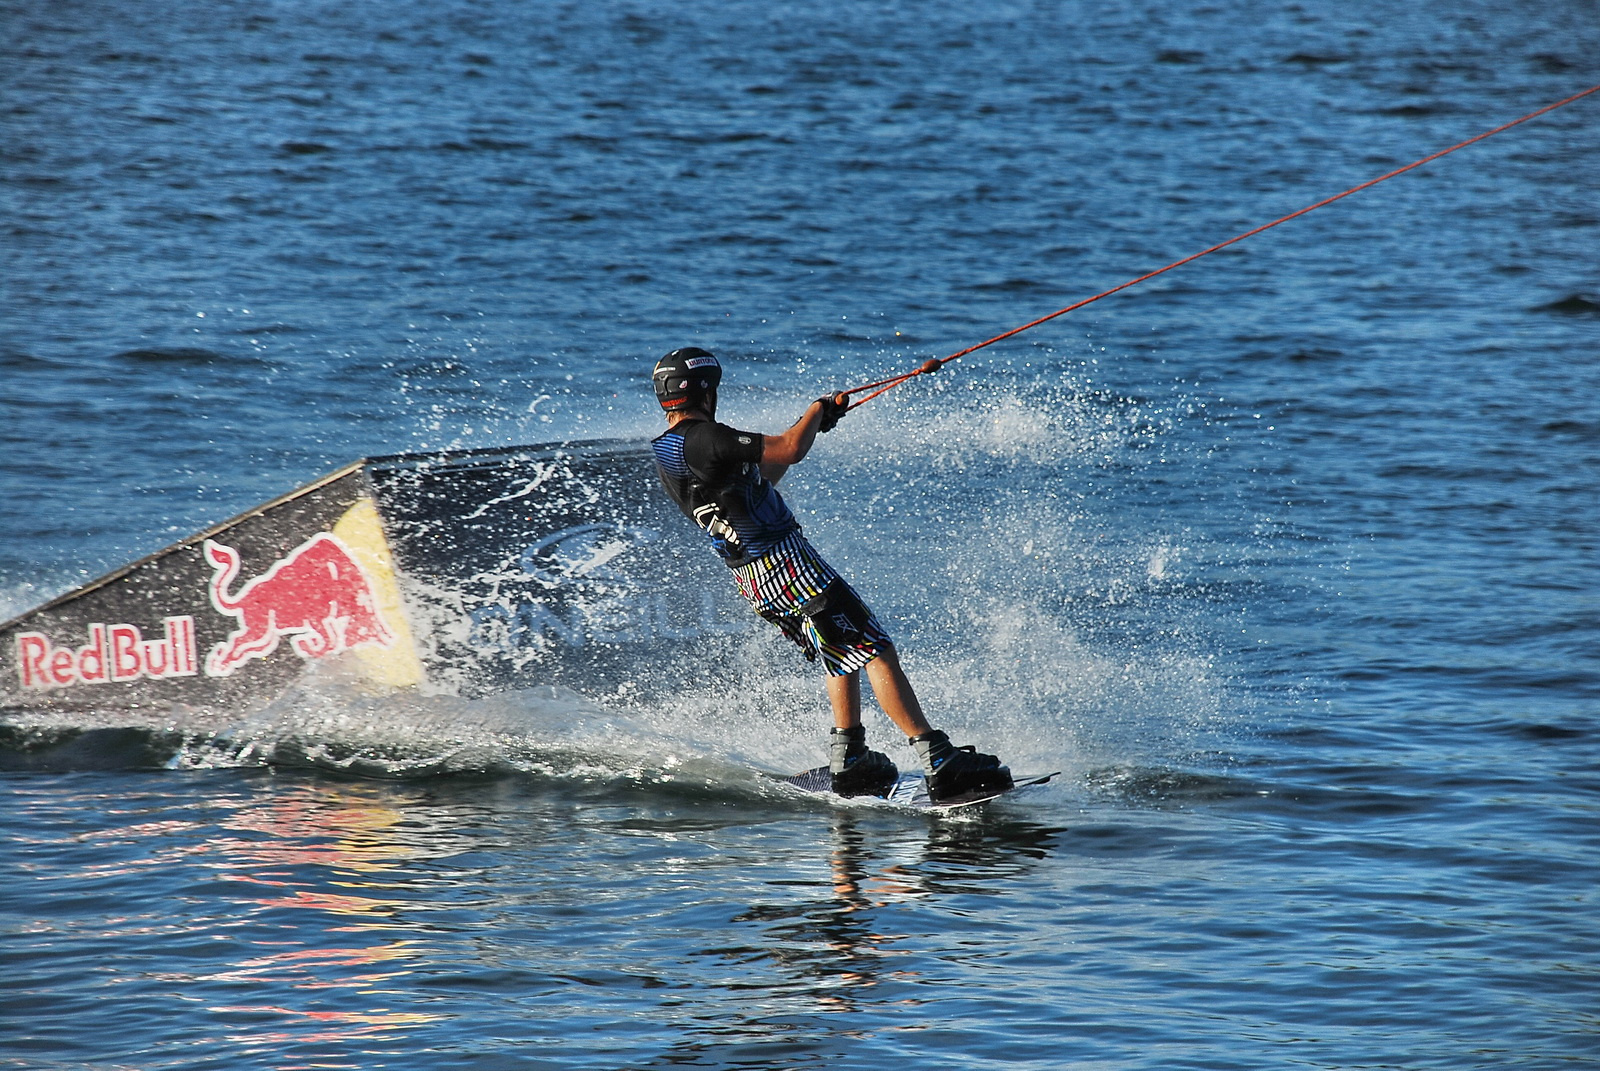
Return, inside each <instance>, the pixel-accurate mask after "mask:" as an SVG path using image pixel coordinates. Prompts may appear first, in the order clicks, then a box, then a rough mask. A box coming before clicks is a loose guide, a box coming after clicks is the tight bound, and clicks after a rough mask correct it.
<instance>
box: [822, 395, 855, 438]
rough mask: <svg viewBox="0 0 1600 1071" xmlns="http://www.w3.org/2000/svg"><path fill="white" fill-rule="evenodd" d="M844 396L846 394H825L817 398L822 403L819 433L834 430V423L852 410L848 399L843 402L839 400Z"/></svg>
mask: <svg viewBox="0 0 1600 1071" xmlns="http://www.w3.org/2000/svg"><path fill="white" fill-rule="evenodd" d="M844 397H845V395H843V394H825V395H823V396H822V397H821V398H818V399H817V401H818V402H820V403H821V404H822V423H821V424H818V425H817V431H818V433H819V434H820V433H821V432H825V431H832V430H833V428H834V425H835V424H837V423H839V421H841V420H843V419H844V415H845V414H846V413H848V412H849V411H850V404H849V402H848V401H844V402H841V401H839V400H838V399H840V398H844Z"/></svg>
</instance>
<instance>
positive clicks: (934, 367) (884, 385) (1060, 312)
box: [841, 86, 1600, 409]
mask: <svg viewBox="0 0 1600 1071" xmlns="http://www.w3.org/2000/svg"><path fill="white" fill-rule="evenodd" d="M1591 93H1600V86H1591V87H1590V88H1588V89H1585V90H1584V91H1583V92H1582V93H1574V94H1573V95H1572V96H1570V97H1568V98H1567V99H1566V100H1558V101H1556V102H1555V103H1554V104H1547V105H1545V106H1544V107H1543V108H1540V109H1539V110H1538V111H1535V112H1529V113H1528V114H1527V115H1524V116H1523V117H1522V118H1521V119H1513V120H1512V121H1511V122H1509V123H1506V124H1505V125H1504V126H1497V127H1495V128H1494V129H1493V130H1488V131H1485V132H1484V133H1482V134H1479V135H1478V136H1477V137H1475V138H1468V139H1467V140H1466V141H1463V142H1462V143H1461V144H1459V145H1452V146H1450V147H1449V148H1448V149H1441V150H1439V151H1438V152H1436V153H1434V154H1432V155H1431V156H1424V157H1423V158H1422V159H1420V160H1417V161H1416V162H1414V163H1409V164H1407V165H1406V166H1405V167H1401V168H1396V169H1395V170H1393V171H1391V172H1389V173H1388V174H1386V175H1379V176H1378V177H1377V178H1375V179H1369V180H1368V181H1366V182H1363V183H1362V184H1361V185H1359V186H1352V187H1350V188H1349V189H1348V190H1345V191H1344V192H1343V193H1336V194H1334V195H1333V196H1332V197H1328V198H1325V199H1324V200H1321V201H1318V202H1317V203H1316V204H1314V205H1307V206H1306V207H1304V208H1302V209H1300V210H1299V211H1298V212H1290V213H1289V214H1288V215H1287V216H1284V217H1282V218H1281V219H1275V220H1273V221H1272V222H1271V223H1263V224H1262V225H1261V226H1259V227H1256V228H1255V229H1254V230H1248V231H1245V232H1244V233H1243V234H1241V235H1238V236H1236V237H1233V238H1229V239H1228V240H1227V241H1226V242H1218V243H1217V244H1216V245H1214V246H1212V247H1211V248H1210V249H1202V250H1201V251H1200V252H1198V253H1193V254H1190V255H1189V256H1187V257H1184V258H1183V259H1182V260H1175V261H1173V262H1172V263H1171V264H1168V265H1167V266H1166V267H1164V268H1157V269H1156V270H1155V271H1152V272H1147V273H1145V274H1144V275H1141V276H1139V277H1138V278H1137V279H1129V280H1128V281H1127V282H1125V283H1123V284H1122V285H1121V286H1113V287H1112V288H1111V289H1110V290H1104V291H1101V292H1100V293H1098V294H1096V295H1094V296H1093V297H1087V298H1084V299H1083V300H1082V301H1078V302H1075V303H1073V304H1071V305H1068V306H1067V307H1066V308H1064V309H1057V310H1056V311H1055V312H1052V313H1051V314H1050V315H1048V316H1041V317H1039V318H1038V319H1037V320H1033V321H1032V322H1030V323H1025V324H1023V325H1022V326H1021V327H1013V328H1012V329H1011V330H1009V331H1007V332H1005V333H1004V334H999V335H996V336H994V337H993V338H991V339H986V340H984V341H983V342H980V343H978V344H977V345H976V346H968V347H967V348H966V349H964V350H961V351H959V352H957V353H952V354H951V355H950V356H948V357H934V358H930V359H929V360H927V361H924V362H923V363H922V365H921V366H920V367H918V368H917V369H916V370H914V371H911V372H906V373H905V374H904V375H898V376H892V377H890V378H889V379H880V380H878V381H877V382H876V383H864V384H862V385H861V386H859V387H852V388H851V389H850V390H847V391H842V392H841V393H842V394H843V395H844V396H845V397H847V398H848V397H849V396H850V395H853V394H860V393H862V392H863V391H871V392H872V393H870V394H868V395H867V396H866V397H864V398H860V399H858V400H856V401H854V402H852V403H850V408H851V409H855V408H857V407H858V406H862V405H865V404H866V403H867V402H870V401H871V400H872V399H874V398H876V397H877V396H878V395H880V394H882V393H884V392H885V391H888V390H893V389H894V388H895V387H898V386H899V385H900V384H902V383H904V382H905V381H906V380H908V379H915V378H916V377H917V376H921V375H926V374H928V373H929V372H937V371H938V370H939V369H941V368H943V367H944V366H945V365H947V364H949V363H950V362H951V361H954V360H956V359H957V358H959V357H965V356H966V355H967V354H969V353H972V352H973V351H975V350H981V349H983V348H984V347H985V346H992V345H994V344H995V343H996V342H999V341H1001V340H1002V339H1007V338H1010V337H1011V336H1012V335H1020V334H1021V333H1022V332H1024V331H1026V330H1028V329H1029V328H1031V327H1038V326H1039V325H1040V324H1042V323H1047V322H1049V321H1050V320H1054V319H1055V318H1056V317H1057V316H1065V315H1066V314H1067V313H1069V312H1072V311H1073V310H1074V309H1081V308H1083V307H1084V306H1085V305H1088V304H1089V303H1090V302H1094V301H1099V300H1100V299H1101V298H1103V297H1110V296H1111V295H1112V294H1115V293H1117V292H1118V291H1119V290H1126V289H1128V287H1130V286H1133V285H1134V284H1135V283H1142V282H1144V281H1145V280H1146V279H1153V278H1155V277H1156V276H1157V275H1160V274H1161V273H1162V272H1168V271H1171V270H1172V269H1173V268H1179V267H1182V266H1183V265H1185V264H1187V263H1189V262H1190V261H1191V260H1199V259H1200V258H1201V257H1203V256H1205V255H1207V254H1208V253H1215V252H1216V251H1217V250H1219V249H1226V248H1228V246H1230V245H1233V244H1235V243H1237V242H1242V241H1244V240H1245V239H1246V238H1249V237H1251V236H1252V235H1257V234H1260V233H1261V232H1262V231H1265V230H1270V229H1272V228H1273V227H1276V226H1277V225H1278V224H1280V223H1287V222H1289V221H1290V220H1291V219H1294V218H1295V217H1297V216H1303V215H1305V214H1306V213H1307V212H1311V211H1314V210H1315V209H1318V208H1321V207H1322V206H1323V205H1330V204H1332V203H1333V202H1335V201H1337V200H1339V199H1340V198H1343V197H1349V196H1350V195H1351V194H1352V193H1360V192H1361V191H1362V190H1364V189H1366V188H1367V187H1369V186H1376V185H1377V184H1378V183H1380V182H1383V181H1385V180H1386V179H1392V178H1394V177H1395V176H1396V175H1403V174H1405V173H1406V172H1407V171H1411V170H1413V169H1415V168H1419V167H1421V166H1422V165H1423V164H1426V163H1429V162H1430V161H1433V160H1437V159H1439V157H1441V156H1448V155H1449V154H1450V153H1453V152H1455V151H1456V150H1457V149H1464V148H1466V147H1467V146H1468V145H1471V144H1473V143H1474V142H1479V141H1482V140H1483V139H1484V138H1489V137H1493V136H1494V135H1496V134H1499V133H1501V132H1502V131H1506V130H1510V129H1511V128H1512V127H1514V126H1516V125H1517V124H1519V123H1526V122H1527V121H1528V120H1529V119H1537V118H1538V117H1539V116H1541V115H1543V114H1545V113H1546V112H1553V111H1555V110H1556V109H1557V108H1560V107H1562V106H1564V105H1567V104H1571V103H1572V102H1573V101H1575V100H1581V99H1582V98H1584V97H1587V96H1588V95H1589V94H1591Z"/></svg>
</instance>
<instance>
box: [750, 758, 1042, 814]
mask: <svg viewBox="0 0 1600 1071" xmlns="http://www.w3.org/2000/svg"><path fill="white" fill-rule="evenodd" d="M1058 774H1059V771H1057V773H1047V774H1030V775H1029V776H1027V777H1017V776H1015V775H1013V776H1012V779H1011V787H1010V788H1005V789H999V790H996V789H992V788H988V789H979V790H977V791H975V792H966V793H963V794H961V795H959V796H947V797H945V798H944V799H941V800H935V799H934V798H933V797H931V796H929V795H928V782H927V781H926V780H925V779H924V778H923V776H922V775H921V774H919V773H908V774H901V775H900V778H899V780H897V781H896V782H895V783H894V785H893V786H892V787H891V788H890V789H889V792H888V795H886V796H881V797H874V796H854V797H850V798H852V799H861V800H871V799H882V800H883V801H884V802H886V803H890V804H893V805H894V806H897V807H910V808H913V809H914V810H919V811H953V810H957V809H959V808H961V807H974V806H976V805H978V804H980V803H988V802H989V801H990V800H996V799H999V798H1000V797H1001V796H1004V795H1007V794H1009V793H1012V792H1015V791H1016V790H1017V789H1019V788H1030V787H1032V786H1034V785H1042V784H1044V783H1045V782H1046V781H1049V780H1050V779H1051V778H1052V777H1056V776H1057V775H1058ZM778 780H779V781H782V782H783V783H784V784H786V785H792V786H793V787H795V788H798V789H799V790H800V791H802V792H810V793H814V794H816V795H819V796H832V795H833V777H832V775H831V774H829V772H828V768H827V767H826V766H818V767H817V768H816V769H814V770H806V771H805V772H804V773H797V774H795V775H794V776H793V777H779V778H778Z"/></svg>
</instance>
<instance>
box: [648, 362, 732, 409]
mask: <svg viewBox="0 0 1600 1071" xmlns="http://www.w3.org/2000/svg"><path fill="white" fill-rule="evenodd" d="M651 379H652V380H654V381H655V385H656V400H657V401H659V402H660V403H661V408H663V409H683V408H686V407H688V406H691V405H695V404H698V403H700V402H703V401H705V399H706V398H707V396H709V395H712V394H714V393H716V389H717V384H718V383H721V382H722V365H720V364H718V363H717V359H716V358H715V357H713V356H712V355H711V352H710V351H709V350H703V349H701V348H700V347H699V346H685V347H683V348H682V349H681V350H673V351H672V352H671V353H669V354H667V355H666V356H665V357H663V358H661V360H659V361H657V362H656V370H655V373H654V374H653V375H652V376H651Z"/></svg>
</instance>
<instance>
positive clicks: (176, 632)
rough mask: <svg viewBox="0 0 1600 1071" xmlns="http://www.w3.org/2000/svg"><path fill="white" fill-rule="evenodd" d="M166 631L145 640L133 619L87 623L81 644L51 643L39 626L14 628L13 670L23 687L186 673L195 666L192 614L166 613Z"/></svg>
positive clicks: (152, 677)
mask: <svg viewBox="0 0 1600 1071" xmlns="http://www.w3.org/2000/svg"><path fill="white" fill-rule="evenodd" d="M165 625H166V635H165V636H163V637H162V638H161V639H155V640H147V639H145V638H144V636H143V635H141V634H140V632H139V627H138V626H137V625H127V624H120V625H99V624H97V625H90V626H89V635H88V637H87V639H88V641H89V642H88V643H87V644H85V645H83V646H82V647H73V646H71V645H68V646H66V647H57V646H56V645H55V643H54V642H53V641H52V640H51V639H50V637H49V636H46V635H45V634H44V633H42V632H20V633H18V634H17V672H18V674H19V675H20V676H21V678H22V686H23V687H24V688H65V687H67V686H68V685H73V684H107V683H121V682H124V681H136V680H139V679H141V678H147V679H151V680H159V679H161V678H163V677H192V676H194V675H195V672H196V669H197V666H196V660H195V644H194V618H192V617H169V618H167V619H166V622H165Z"/></svg>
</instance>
